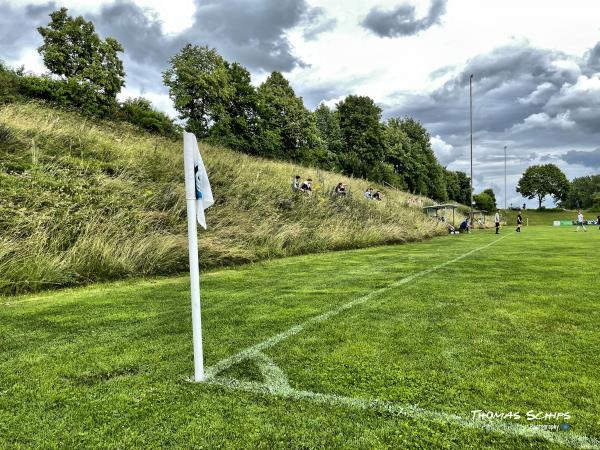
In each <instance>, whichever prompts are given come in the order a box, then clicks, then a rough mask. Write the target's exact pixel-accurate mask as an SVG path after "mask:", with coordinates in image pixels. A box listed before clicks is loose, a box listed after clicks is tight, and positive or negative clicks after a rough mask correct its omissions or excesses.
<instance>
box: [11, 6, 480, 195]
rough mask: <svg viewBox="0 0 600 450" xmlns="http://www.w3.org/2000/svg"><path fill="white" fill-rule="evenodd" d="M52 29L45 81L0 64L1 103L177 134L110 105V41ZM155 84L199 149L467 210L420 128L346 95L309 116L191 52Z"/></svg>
mask: <svg viewBox="0 0 600 450" xmlns="http://www.w3.org/2000/svg"><path fill="white" fill-rule="evenodd" d="M50 19H51V20H50V23H49V24H48V25H47V26H45V27H39V28H38V31H39V33H40V34H41V36H42V39H43V44H42V46H40V47H39V49H38V51H39V53H40V55H41V56H42V58H43V60H44V64H45V66H46V67H47V69H48V70H49V73H48V74H47V75H43V76H35V75H31V74H26V73H25V72H24V69H23V68H21V69H18V70H12V69H9V68H7V67H5V66H3V65H2V64H0V85H2V86H1V87H0V101H12V100H15V99H18V98H22V97H25V98H40V99H44V100H49V101H52V102H54V103H57V104H59V105H66V106H73V107H77V108H80V109H82V110H83V111H86V112H88V113H90V114H93V115H96V116H100V117H112V118H119V119H123V120H127V121H129V122H132V123H135V124H136V125H139V126H141V127H143V128H145V129H147V130H150V131H153V132H156V133H160V134H164V135H170V136H176V135H177V134H178V132H179V130H178V126H177V125H176V124H175V123H174V121H173V120H172V119H170V118H169V117H168V116H166V115H165V114H164V113H162V112H159V111H157V110H155V109H154V108H153V107H152V105H151V103H150V102H149V101H148V100H146V99H144V98H136V99H128V100H126V101H125V102H118V101H117V95H118V94H119V93H120V92H121V89H122V87H123V86H124V85H125V71H124V68H123V63H122V61H121V59H120V58H119V53H123V52H124V48H123V46H122V45H121V44H120V43H119V42H118V41H117V40H116V39H114V38H111V37H107V38H106V39H104V40H103V39H101V38H100V37H99V36H98V34H97V33H96V31H95V28H94V24H93V23H92V22H90V21H86V20H85V19H84V18H83V17H75V18H74V17H71V16H69V14H68V10H67V9H66V8H61V9H59V10H57V11H54V12H53V13H51V14H50ZM162 75H163V81H164V84H165V85H166V86H167V87H168V89H169V95H170V97H171V99H172V100H173V104H174V107H175V109H176V110H177V111H178V113H179V118H180V119H182V120H183V121H184V123H185V128H186V129H187V130H189V131H191V132H193V133H195V134H196V136H197V137H198V138H199V139H204V140H206V141H209V142H213V143H216V144H220V145H224V146H227V147H230V148H232V149H235V150H238V151H241V152H244V153H248V154H252V155H256V156H261V157H265V158H272V159H280V160H286V161H293V162H296V163H299V164H304V165H310V166H314V167H319V168H323V169H326V170H332V171H337V172H340V173H343V174H345V175H349V176H354V177H362V178H367V179H369V180H372V181H376V182H386V183H388V184H389V185H391V186H393V187H396V188H398V189H402V190H408V191H410V192H412V193H415V194H421V195H425V196H429V197H431V198H433V199H435V200H438V201H446V200H454V201H457V202H460V203H463V204H468V203H469V198H470V180H469V178H468V177H467V175H466V174H465V173H464V172H455V171H450V170H447V169H446V168H445V167H443V166H442V165H441V164H439V162H438V161H437V159H436V157H435V154H434V152H433V149H432V147H431V142H430V135H429V133H428V131H427V130H426V129H425V127H424V126H423V125H422V124H421V123H420V122H418V121H417V120H415V119H413V118H410V117H393V118H390V119H388V120H386V121H383V120H382V110H381V108H380V107H379V106H378V105H377V104H376V103H375V102H374V101H373V99H371V98H369V97H367V96H357V95H348V96H347V97H345V98H344V99H343V100H341V101H340V102H339V103H337V104H336V105H335V107H333V108H330V107H328V106H326V105H325V104H321V105H319V107H318V108H317V109H316V110H315V111H310V110H309V109H308V108H307V107H306V106H305V105H304V102H303V99H302V98H301V97H299V96H298V95H296V93H295V92H294V89H293V88H292V86H291V85H290V83H289V81H288V80H287V79H286V78H285V77H284V76H283V75H282V74H281V73H280V72H276V71H275V72H272V73H271V74H270V75H269V76H268V78H267V79H266V80H265V81H264V82H263V83H262V84H260V86H258V87H255V86H254V85H253V84H252V80H251V76H250V72H249V71H248V70H247V69H246V68H245V67H244V66H242V65H241V64H239V63H236V62H233V63H232V62H229V61H227V60H225V59H224V58H223V57H222V56H221V55H219V53H218V52H217V50H215V49H212V48H208V47H207V46H198V45H192V44H188V45H186V46H185V47H183V48H182V49H181V50H180V51H179V52H178V53H177V54H176V55H174V56H173V57H172V58H171V59H170V61H169V66H168V68H167V70H165V71H164V73H163V74H162Z"/></svg>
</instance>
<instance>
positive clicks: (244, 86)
mask: <svg viewBox="0 0 600 450" xmlns="http://www.w3.org/2000/svg"><path fill="white" fill-rule="evenodd" d="M225 67H226V68H227V83H228V87H229V89H230V90H231V92H230V95H229V96H227V97H226V98H224V99H223V100H224V104H223V106H222V108H216V109H215V114H214V117H213V119H214V123H213V126H212V127H211V129H210V137H211V139H212V140H213V141H215V142H218V143H220V144H223V145H226V146H228V147H231V148H233V149H235V150H239V151H242V152H245V153H249V154H257V153H258V149H257V145H258V141H257V140H258V134H259V123H258V93H257V92H256V89H255V88H254V86H252V84H251V78H250V72H248V70H247V69H246V68H245V67H244V66H242V65H241V64H238V63H233V64H229V63H227V62H226V63H225Z"/></svg>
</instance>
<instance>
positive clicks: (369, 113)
mask: <svg viewBox="0 0 600 450" xmlns="http://www.w3.org/2000/svg"><path fill="white" fill-rule="evenodd" d="M337 111H338V115H339V120H340V130H341V133H342V139H343V142H344V146H343V150H342V154H341V155H340V164H341V166H342V168H343V170H344V172H346V173H347V174H349V175H354V176H359V177H367V178H371V179H376V178H377V177H378V175H380V173H379V174H378V170H382V166H383V164H384V158H385V143H384V137H383V125H382V124H381V123H380V120H381V108H380V107H379V106H377V105H376V104H375V102H374V101H373V100H372V99H371V98H369V97H364V96H356V95H349V96H348V97H346V98H345V99H344V100H342V101H341V102H340V103H338V104H337Z"/></svg>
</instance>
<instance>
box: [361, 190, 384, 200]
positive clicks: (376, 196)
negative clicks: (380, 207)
mask: <svg viewBox="0 0 600 450" xmlns="http://www.w3.org/2000/svg"><path fill="white" fill-rule="evenodd" d="M364 195H365V198H366V199H367V200H377V201H381V200H383V196H382V194H381V191H376V192H373V188H372V187H370V188H368V189H367V190H366V191H365V194H364Z"/></svg>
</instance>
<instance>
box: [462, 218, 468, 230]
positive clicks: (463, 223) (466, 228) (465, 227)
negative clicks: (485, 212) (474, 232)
mask: <svg viewBox="0 0 600 450" xmlns="http://www.w3.org/2000/svg"><path fill="white" fill-rule="evenodd" d="M460 231H462V232H463V233H468V232H469V218H468V217H465V220H463V221H462V222H461V223H460Z"/></svg>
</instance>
